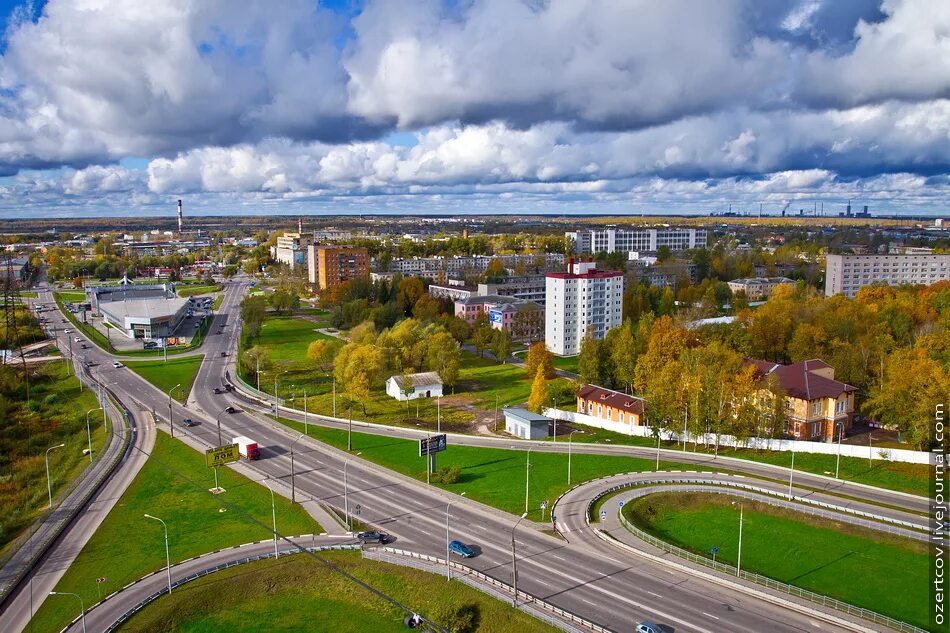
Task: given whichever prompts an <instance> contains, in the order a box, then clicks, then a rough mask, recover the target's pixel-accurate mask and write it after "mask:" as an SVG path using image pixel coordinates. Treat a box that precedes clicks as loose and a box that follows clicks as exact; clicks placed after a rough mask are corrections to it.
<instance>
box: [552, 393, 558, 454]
mask: <svg viewBox="0 0 950 633" xmlns="http://www.w3.org/2000/svg"><path fill="white" fill-rule="evenodd" d="M554 409H555V407H554V396H551V412H552V413H553V412H554ZM552 442H553V443H554V444H557V417H555V418H554V439H553V441H552Z"/></svg>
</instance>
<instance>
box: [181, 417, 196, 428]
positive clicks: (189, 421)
mask: <svg viewBox="0 0 950 633" xmlns="http://www.w3.org/2000/svg"><path fill="white" fill-rule="evenodd" d="M181 423H182V424H184V425H185V426H198V423H197V422H195V421H194V420H192V419H191V418H185V419H184V420H182V421H181Z"/></svg>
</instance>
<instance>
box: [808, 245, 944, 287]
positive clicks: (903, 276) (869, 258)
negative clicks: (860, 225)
mask: <svg viewBox="0 0 950 633" xmlns="http://www.w3.org/2000/svg"><path fill="white" fill-rule="evenodd" d="M825 265H826V269H825V296H828V297H830V296H832V295H836V294H843V295H845V296H847V297H853V296H855V295H856V294H857V293H858V290H860V289H861V288H864V287H865V286H870V285H872V284H887V285H890V286H895V285H901V284H910V285H914V286H929V285H931V284H935V283H937V282H938V281H947V280H948V279H950V255H924V254H917V255H827V256H826V257H825Z"/></svg>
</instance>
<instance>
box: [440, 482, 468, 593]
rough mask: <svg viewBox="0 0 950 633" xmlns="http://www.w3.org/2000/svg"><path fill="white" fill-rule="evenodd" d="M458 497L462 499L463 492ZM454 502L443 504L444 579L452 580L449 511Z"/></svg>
mask: <svg viewBox="0 0 950 633" xmlns="http://www.w3.org/2000/svg"><path fill="white" fill-rule="evenodd" d="M460 496H462V497H464V496H465V493H464V492H463V493H462V494H461V495H460ZM453 503H455V501H449V502H448V503H447V504H445V579H446V580H452V566H451V564H450V561H449V510H451V509H452V504H453Z"/></svg>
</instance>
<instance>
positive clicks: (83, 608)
mask: <svg viewBox="0 0 950 633" xmlns="http://www.w3.org/2000/svg"><path fill="white" fill-rule="evenodd" d="M49 595H51V596H76V597H77V598H78V599H79V616H80V618H81V619H82V633H86V604H85V603H84V602H83V600H82V596H80V595H79V594H78V593H72V592H70V591H50V592H49Z"/></svg>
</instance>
